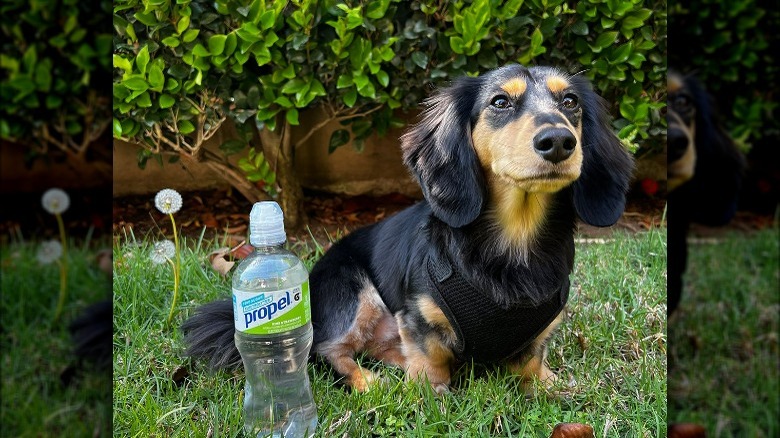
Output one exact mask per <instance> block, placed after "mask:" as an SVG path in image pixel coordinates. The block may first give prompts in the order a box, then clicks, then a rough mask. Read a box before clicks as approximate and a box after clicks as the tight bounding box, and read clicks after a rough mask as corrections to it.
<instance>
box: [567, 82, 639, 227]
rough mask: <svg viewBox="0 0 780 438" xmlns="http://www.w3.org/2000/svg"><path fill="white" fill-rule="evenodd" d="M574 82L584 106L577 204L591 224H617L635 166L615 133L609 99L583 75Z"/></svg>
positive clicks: (582, 217) (580, 214)
mask: <svg viewBox="0 0 780 438" xmlns="http://www.w3.org/2000/svg"><path fill="white" fill-rule="evenodd" d="M571 80H572V82H573V83H574V85H575V88H576V89H577V92H578V94H579V96H580V105H581V106H582V116H583V120H582V152H583V162H582V173H581V175H580V177H579V179H577V181H575V182H574V207H575V208H576V210H577V214H578V215H579V217H580V219H582V220H583V221H585V222H586V223H588V224H590V225H595V226H599V227H606V226H610V225H612V224H614V223H615V222H617V220H618V219H619V218H620V215H621V214H623V210H624V208H625V206H626V192H627V191H628V183H629V181H630V179H631V174H632V172H633V169H634V162H633V158H632V157H631V155H630V154H629V153H628V152H627V151H626V150H625V148H624V147H623V145H622V144H621V143H620V140H619V139H618V138H617V136H615V133H614V132H613V131H612V128H611V127H610V123H609V111H608V110H607V106H606V102H605V101H604V99H602V98H601V96H599V95H598V94H596V93H595V92H594V91H593V89H592V88H591V86H590V83H589V82H588V81H587V80H586V79H585V78H583V77H582V76H575V77H573V78H572V79H571Z"/></svg>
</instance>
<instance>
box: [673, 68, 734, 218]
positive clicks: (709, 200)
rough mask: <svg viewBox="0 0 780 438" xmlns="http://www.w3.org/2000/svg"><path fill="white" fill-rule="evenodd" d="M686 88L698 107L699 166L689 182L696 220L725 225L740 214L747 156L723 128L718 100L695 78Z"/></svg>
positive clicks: (697, 164) (692, 209)
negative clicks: (738, 212)
mask: <svg viewBox="0 0 780 438" xmlns="http://www.w3.org/2000/svg"><path fill="white" fill-rule="evenodd" d="M685 87H686V88H687V89H688V91H689V92H690V94H691V97H692V99H693V101H694V106H695V107H696V123H695V125H694V130H695V133H696V134H695V138H694V144H695V145H696V167H695V168H694V172H693V178H692V179H691V181H690V182H689V186H690V187H691V190H692V193H695V195H694V196H691V198H690V202H691V204H690V206H691V209H690V211H691V212H692V213H693V220H695V221H696V222H699V223H702V224H705V225H712V226H717V225H725V224H726V223H727V222H728V221H729V220H731V218H732V217H733V216H734V214H735V213H736V209H737V197H738V196H737V195H738V193H739V190H740V188H741V186H742V184H741V183H742V176H743V172H744V170H745V167H746V164H745V158H744V156H743V155H742V154H741V153H740V152H739V150H738V149H737V147H736V145H735V144H734V141H733V140H732V139H731V137H730V136H729V134H728V133H727V132H726V130H725V128H724V127H723V125H722V123H721V121H720V116H719V115H718V111H717V107H716V104H715V101H714V100H713V99H712V96H710V94H709V93H707V91H706V90H705V89H704V87H703V86H702V85H701V83H699V81H697V80H696V79H695V78H694V77H692V76H688V77H686V78H685Z"/></svg>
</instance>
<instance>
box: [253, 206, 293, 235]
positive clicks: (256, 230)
mask: <svg viewBox="0 0 780 438" xmlns="http://www.w3.org/2000/svg"><path fill="white" fill-rule="evenodd" d="M285 240H287V235H286V234H285V233H284V213H282V208H281V207H279V204H277V203H276V202H275V201H263V202H256V203H255V205H254V206H252V211H251V212H250V213H249V243H251V244H252V246H267V245H281V244H282V243H284V241H285Z"/></svg>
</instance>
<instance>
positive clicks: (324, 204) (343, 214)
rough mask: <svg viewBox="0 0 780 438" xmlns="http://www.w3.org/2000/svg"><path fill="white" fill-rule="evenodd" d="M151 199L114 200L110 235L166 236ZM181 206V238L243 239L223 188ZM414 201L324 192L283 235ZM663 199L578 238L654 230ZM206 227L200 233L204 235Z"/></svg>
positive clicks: (325, 236)
mask: <svg viewBox="0 0 780 438" xmlns="http://www.w3.org/2000/svg"><path fill="white" fill-rule="evenodd" d="M153 197H154V196H153V195H149V196H130V197H123V198H117V199H115V200H114V207H113V218H114V220H113V231H114V234H115V235H120V236H121V235H123V234H124V233H127V232H129V231H130V230H132V231H133V234H134V235H135V236H136V237H143V236H146V235H148V234H150V233H152V234H153V235H158V236H159V235H160V234H161V233H162V234H163V235H170V231H171V224H170V219H169V218H168V217H167V215H164V214H162V213H160V212H159V211H157V209H156V208H155V207H154V200H153ZM182 197H183V198H184V206H183V207H182V209H181V210H180V211H179V212H177V213H176V214H175V215H174V218H175V220H176V222H177V226H180V227H181V229H182V234H183V235H185V236H187V237H188V238H191V239H198V238H200V236H201V233H203V238H204V239H218V240H225V242H224V243H223V244H224V245H226V246H232V245H234V244H237V243H239V242H240V241H241V240H243V239H244V238H245V236H246V233H247V226H248V222H249V211H250V210H251V207H252V206H251V204H250V203H249V202H247V201H245V200H244V199H243V198H242V197H240V196H237V195H233V194H231V193H228V192H225V191H222V190H213V191H201V192H197V193H184V194H182ZM415 202H417V200H416V199H413V198H409V197H406V196H403V195H387V196H382V197H368V196H356V197H345V196H338V195H332V194H325V193H314V192H310V193H307V194H306V196H305V203H304V205H305V207H304V208H305V210H306V214H307V216H308V225H307V227H304V228H303V229H302V230H299V231H297V232H295V231H294V232H291V233H288V235H289V238H290V241H291V242H296V241H308V240H310V239H311V236H313V237H314V238H315V239H316V240H317V241H318V242H320V243H322V242H328V241H332V240H335V239H337V238H338V237H341V236H343V235H345V234H347V233H349V232H350V231H352V230H354V229H356V228H359V227H362V226H365V225H368V224H372V223H375V222H377V221H380V220H382V219H384V218H386V217H388V216H390V215H392V214H394V213H396V212H398V211H400V210H402V209H404V208H406V207H408V206H410V205H412V204H413V203H415ZM664 205H665V201H664V200H663V199H660V198H650V197H646V196H643V197H630V198H629V201H628V205H627V207H626V212H625V213H624V214H623V216H622V217H621V218H620V220H619V221H618V223H617V224H615V225H614V226H612V227H608V228H597V227H593V226H590V225H586V224H583V223H580V224H579V230H578V233H579V235H581V236H582V237H586V238H590V237H594V238H596V237H603V236H607V235H610V234H611V233H612V232H613V231H614V230H624V231H626V232H630V233H633V232H638V231H645V230H648V229H651V228H653V227H657V226H659V224H661V220H662V217H663V209H664ZM204 228H205V231H204Z"/></svg>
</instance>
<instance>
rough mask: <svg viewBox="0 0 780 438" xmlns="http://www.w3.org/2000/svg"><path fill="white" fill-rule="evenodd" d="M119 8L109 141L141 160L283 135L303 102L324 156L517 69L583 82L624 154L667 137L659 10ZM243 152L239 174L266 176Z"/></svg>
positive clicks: (166, 3)
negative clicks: (131, 146) (609, 115)
mask: <svg viewBox="0 0 780 438" xmlns="http://www.w3.org/2000/svg"><path fill="white" fill-rule="evenodd" d="M114 12H115V16H114V25H115V28H116V38H115V40H114V57H113V63H114V67H115V75H114V90H113V92H114V98H115V99H114V124H113V132H114V136H115V137H117V138H123V139H126V140H128V141H131V142H135V143H138V144H141V145H144V146H145V149H144V150H143V152H142V153H141V154H140V155H139V160H140V162H141V163H145V161H146V160H148V159H149V158H150V157H152V156H154V157H158V158H159V157H160V156H161V154H165V153H166V152H168V153H170V152H171V151H172V150H173V152H174V153H175V154H179V155H181V154H187V153H191V152H192V151H193V150H196V149H197V148H198V145H199V144H200V143H199V141H200V140H202V139H203V138H204V137H206V136H209V135H211V133H212V131H213V130H214V129H216V127H218V126H219V125H220V124H221V123H222V122H223V121H224V120H226V119H232V120H233V121H235V122H236V124H237V125H239V127H244V128H245V129H246V132H247V133H246V135H245V136H244V137H243V138H242V139H235V140H233V141H230V142H226V143H225V144H223V147H222V149H223V152H224V153H225V154H226V155H229V154H235V153H241V154H244V153H245V148H246V147H248V144H249V139H250V138H251V132H250V131H251V129H250V128H251V125H256V126H257V128H259V129H260V130H261V132H262V131H263V130H265V131H271V132H277V133H278V132H284V131H283V130H282V129H279V128H281V127H287V126H295V125H298V124H299V120H300V111H302V110H304V109H306V108H311V107H314V106H322V107H324V108H325V109H326V111H327V112H328V113H329V115H330V116H331V117H332V118H333V119H335V120H340V121H342V122H343V123H344V124H345V125H348V128H349V129H346V128H347V127H345V129H343V130H337V131H336V132H334V134H333V136H332V137H331V140H330V147H331V150H334V149H335V148H338V147H340V146H342V145H344V144H346V143H347V142H348V141H349V140H350V139H351V140H352V141H353V145H355V146H356V147H357V148H360V147H361V146H362V142H363V140H365V139H366V138H367V137H368V136H369V135H371V134H373V133H379V134H382V133H384V132H386V131H387V129H388V128H389V127H391V126H396V125H399V124H401V121H400V120H399V119H397V118H396V116H397V115H398V114H399V111H404V110H410V109H417V108H418V105H419V104H420V102H421V101H422V100H423V99H424V98H425V97H426V96H428V95H429V94H430V92H431V90H432V88H433V87H434V86H439V85H442V84H445V83H446V82H447V81H448V80H451V79H453V78H455V77H457V76H460V75H476V74H479V73H480V72H483V71H485V70H488V69H492V68H495V67H497V66H500V65H504V64H507V63H512V62H519V63H522V64H528V65H531V64H553V65H558V66H560V67H562V68H564V69H565V70H567V71H570V72H572V73H580V72H581V73H582V74H584V75H586V76H588V77H589V78H591V79H592V80H593V82H594V84H595V86H596V88H597V89H598V91H599V92H600V93H601V94H602V95H603V96H604V97H605V98H606V99H608V101H610V102H612V103H613V110H614V114H615V116H616V121H615V129H616V132H618V134H619V136H620V138H621V139H622V140H623V141H624V143H625V144H626V145H627V146H629V147H631V148H632V149H636V147H637V146H639V145H640V144H641V143H643V142H647V141H648V140H655V144H656V145H658V144H660V143H661V142H663V138H662V134H663V133H664V121H663V120H662V116H661V109H662V108H663V106H664V105H665V102H664V100H665V99H664V96H665V77H666V76H665V75H666V57H665V51H666V39H665V35H666V7H665V2H663V1H644V2H642V1H639V2H635V3H630V2H616V1H593V0H592V1H585V2H576V3H568V2H564V1H562V0H549V1H543V0H529V1H525V2H523V1H522V0H510V1H506V2H499V1H489V0H474V1H439V0H422V1H410V2H407V1H391V0H365V1H349V2H343V1H335V0H325V1H312V0H290V1H289V2H288V1H282V2H280V1H269V2H266V1H264V0H216V1H205V0H177V1H175V2H173V1H170V0H147V1H143V2H142V1H138V0H119V1H117V2H115V3H114ZM160 126H161V127H162V128H163V129H159V128H157V127H160ZM198 153H200V152H198ZM254 157H255V158H256V159H255V160H246V159H245V160H244V161H243V166H242V170H243V172H244V173H245V175H248V176H250V177H252V178H253V179H254V180H259V179H260V180H261V179H262V178H263V177H264V176H266V173H264V172H263V171H260V169H259V167H260V166H259V165H260V164H262V163H263V160H262V157H261V156H258V155H255V156H254ZM258 157H259V158H258ZM173 159H176V157H175V156H174V157H173Z"/></svg>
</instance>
